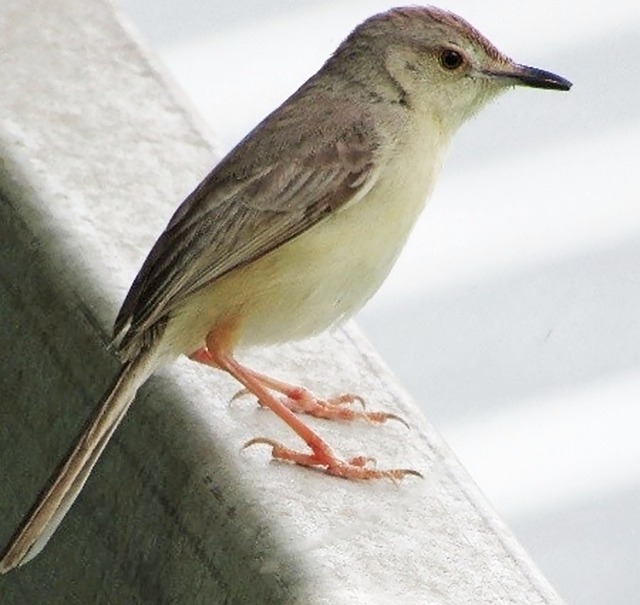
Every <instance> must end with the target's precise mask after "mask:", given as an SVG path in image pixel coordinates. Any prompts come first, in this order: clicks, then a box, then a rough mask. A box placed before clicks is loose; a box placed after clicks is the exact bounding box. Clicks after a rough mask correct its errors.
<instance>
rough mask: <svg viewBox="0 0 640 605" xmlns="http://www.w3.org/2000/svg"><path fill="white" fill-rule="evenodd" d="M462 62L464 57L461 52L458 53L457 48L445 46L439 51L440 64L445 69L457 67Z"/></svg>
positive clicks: (450, 69)
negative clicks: (452, 48)
mask: <svg viewBox="0 0 640 605" xmlns="http://www.w3.org/2000/svg"><path fill="white" fill-rule="evenodd" d="M463 63H464V57H463V56H462V53H459V52H458V51H457V50H451V49H450V48H445V49H443V50H441V51H440V65H442V67H444V68H445V69H448V70H449V71H453V70H454V69H458V67H460V66H461V65H462V64H463Z"/></svg>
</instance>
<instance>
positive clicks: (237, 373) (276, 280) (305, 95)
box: [0, 6, 572, 573]
mask: <svg viewBox="0 0 640 605" xmlns="http://www.w3.org/2000/svg"><path fill="white" fill-rule="evenodd" d="M518 85H521V86H528V87H533V88H541V89H552V90H561V91H567V90H569V89H570V88H571V86H572V84H571V83H570V82H569V81H568V80H566V79H565V78H562V77H560V76H558V75H556V74H554V73H551V72H548V71H544V70H541V69H538V68H534V67H529V66H526V65H522V64H518V63H515V62H514V61H513V60H511V59H510V58H508V57H507V56H506V55H504V54H502V53H501V52H500V51H498V50H497V49H496V47H495V46H494V45H493V44H492V43H491V42H489V40H488V39H487V38H485V37H484V36H483V35H482V34H481V33H480V32H479V31H478V30H477V29H475V28H474V27H473V26H472V25H471V24H469V23H468V22H467V21H465V20H464V19H463V18H461V17H459V16H457V15H455V14H453V13H451V12H448V11H445V10H442V9H439V8H436V7H431V6H412V7H398V8H394V9H390V10H388V11H386V12H383V13H380V14H377V15H374V16H372V17H370V18H369V19H367V20H365V21H364V22H362V23H361V24H360V25H358V26H357V27H356V28H355V29H354V30H353V31H352V33H351V34H350V35H349V36H348V37H347V38H346V39H345V40H344V41H343V42H342V43H341V44H340V45H339V47H338V48H337V50H336V51H335V52H334V53H333V54H332V55H331V56H330V57H329V59H328V60H327V61H326V62H325V63H324V65H323V66H322V67H321V68H320V70H319V71H318V72H317V73H316V74H315V75H313V76H312V77H311V78H310V79H309V80H307V81H306V82H305V83H304V84H302V86H301V87H300V88H299V89H298V90H297V91H296V92H294V93H293V94H292V96H291V97H289V98H288V99H287V100H286V101H285V102H284V103H283V104H282V105H281V106H280V107H278V108H277V109H275V110H274V111H273V112H272V113H271V114H270V115H269V116H267V117H266V118H265V119H264V120H263V121H262V122H260V123H259V124H258V125H257V126H256V127H255V128H254V129H253V130H252V131H251V132H250V133H249V134H248V135H247V136H246V137H245V138H244V139H243V140H242V141H241V142H240V143H238V145H237V146H235V147H234V148H233V149H232V150H231V151H230V152H229V153H228V155H226V156H225V157H224V158H223V159H222V160H221V161H220V162H219V163H218V164H217V165H216V166H214V167H213V169H212V170H211V172H210V173H209V174H208V175H207V176H206V177H205V178H204V180H203V181H202V182H201V183H200V184H199V185H198V186H197V187H196V188H195V189H194V190H193V192H192V193H191V194H190V195H189V196H188V197H187V198H186V199H185V200H184V201H183V203H182V204H181V205H180V206H179V207H178V208H177V210H176V211H175V214H174V215H173V217H172V218H171V219H170V221H169V223H168V225H167V227H166V228H165V230H164V231H163V232H162V234H161V235H160V236H159V238H158V240H157V241H156V243H155V245H154V246H153V247H152V249H151V251H150V253H149V255H148V256H147V258H146V260H145V261H144V263H143V265H142V268H141V269H140V271H139V273H138V274H137V277H136V278H135V280H134V281H133V284H132V285H131V288H130V290H129V292H128V294H127V296H126V298H125V300H124V302H123V304H122V307H121V309H120V312H119V313H118V316H117V318H116V320H115V326H114V342H115V343H116V344H115V347H116V349H117V351H118V354H119V356H120V359H121V361H122V367H121V370H120V372H119V374H118V376H117V377H116V379H115V382H114V384H113V387H112V388H111V390H110V391H109V392H108V394H107V395H106V397H105V398H104V400H103V401H102V402H101V403H100V404H99V405H98V407H97V408H96V412H95V414H94V416H93V418H92V420H91V421H90V423H89V425H88V427H87V428H86V430H85V431H84V432H83V433H82V434H81V435H80V437H79V439H78V441H77V443H76V445H75V447H74V448H73V449H72V451H71V453H70V454H69V456H68V458H67V459H66V460H65V461H64V463H63V464H62V466H61V467H60V469H59V470H58V472H57V475H55V476H54V477H53V478H52V481H51V482H50V484H49V486H48V487H47V489H46V490H45V491H44V492H43V493H42V494H41V495H40V497H39V498H38V500H36V503H35V505H34V507H33V508H32V510H31V511H30V512H29V513H28V515H27V516H26V518H25V521H24V523H23V524H22V525H21V527H20V528H19V529H18V530H17V531H16V533H15V534H14V536H13V538H12V540H11V541H10V543H9V545H8V546H7V548H6V549H5V552H4V554H3V557H2V559H1V560H0V572H2V573H5V572H7V571H9V570H10V569H13V568H15V567H17V566H20V565H22V564H24V563H26V562H27V561H29V560H31V559H32V558H33V557H35V556H36V555H37V554H38V553H39V552H40V551H41V550H42V548H43V547H44V545H45V544H46V543H47V541H48V540H49V538H50V537H51V535H52V534H53V533H54V531H55V529H56V528H57V527H58V525H59V523H60V522H61V521H62V519H63V517H64V516H65V514H66V513H67V511H68V510H69V509H70V507H71V505H72V504H73V502H74V501H75V499H76V497H77V496H78V494H79V493H80V491H81V489H82V487H83V486H84V483H85V482H86V480H87V478H88V477H89V474H90V472H91V470H92V469H93V467H94V465H95V464H96V462H97V460H98V459H99V457H100V455H101V453H102V452H103V450H104V448H105V447H106V445H107V443H108V441H109V439H110V438H111V436H112V435H113V433H114V431H115V430H116V428H117V426H118V424H119V423H120V422H121V420H122V419H123V417H124V416H125V414H126V412H127V410H128V409H129V407H130V405H131V403H132V401H133V400H134V397H135V394H136V392H137V390H138V388H139V387H140V386H141V385H142V384H143V383H144V382H145V381H146V380H147V378H148V377H149V376H150V375H151V374H152V373H153V372H154V370H155V369H157V368H158V367H159V366H161V365H163V364H166V363H169V362H170V361H172V360H175V359H176V358H177V357H179V356H180V355H186V356H188V357H190V358H191V359H192V360H194V361H196V362H199V363H202V364H205V365H207V366H211V367H213V368H216V369H218V370H222V371H224V372H227V373H228V374H230V375H231V376H233V377H234V378H235V379H236V380H237V381H238V382H239V383H240V384H241V385H242V387H243V389H244V390H246V391H247V392H249V393H252V394H253V395H255V396H256V397H257V399H258V401H259V403H260V404H261V405H262V406H265V407H267V408H269V409H271V410H272V411H273V412H275V414H277V416H279V417H280V418H281V419H282V420H283V421H284V422H285V423H286V424H287V425H289V426H290V427H291V429H293V431H294V432H295V433H296V434H297V435H298V436H299V437H300V438H301V439H302V440H303V441H304V442H305V444H306V446H307V449H306V450H303V451H299V450H296V449H292V448H289V447H286V446H285V445H283V444H281V443H279V442H276V441H274V440H272V439H269V438H264V437H256V438H254V439H251V440H250V441H248V442H247V444H246V445H247V446H249V445H256V444H266V445H268V446H270V447H271V456H272V457H273V458H274V459H277V460H281V461H286V462H290V463H293V464H296V465H300V466H305V467H313V468H316V469H319V470H322V471H324V472H325V473H327V474H329V475H333V476H336V477H341V478H345V479H350V480H358V481H367V480H378V479H392V480H394V481H399V480H402V479H403V478H405V477H407V476H409V475H418V476H419V475H420V473H419V472H418V471H415V470H412V469H402V468H399V469H379V468H377V467H376V466H374V465H372V464H370V458H369V456H367V455H364V454H363V455H360V456H356V457H353V458H351V459H346V460H345V459H342V458H341V457H340V456H339V455H337V454H336V453H335V452H334V450H333V449H332V448H331V447H330V446H329V444H328V443H327V442H326V441H325V440H324V439H323V438H322V437H321V436H320V435H319V434H318V433H317V432H316V431H315V430H313V429H312V428H310V427H309V426H308V425H307V424H306V423H305V422H304V421H303V420H302V419H301V418H300V415H301V414H305V413H306V414H311V415H312V416H318V417H321V418H327V419H345V420H353V419H356V418H364V419H366V420H369V421H371V422H377V423H381V422H385V421H386V420H390V419H398V417H397V416H395V415H394V414H390V413H385V412H369V411H365V410H361V409H359V408H354V406H351V405H350V404H353V403H358V402H360V401H361V399H360V397H359V396H358V395H353V394H345V395H342V396H338V397H335V398H333V399H321V398H318V397H316V396H315V395H314V394H312V393H311V392H310V391H308V390H307V389H305V388H304V387H298V386H294V385H290V384H288V383H286V382H284V381H282V380H279V379H275V378H272V377H270V376H266V375H264V374H262V373H260V372H258V371H256V370H254V369H250V368H248V367H246V366H245V365H243V364H242V363H241V362H239V361H238V360H237V353H238V352H241V351H243V350H244V349H246V348H248V347H256V346H268V345H273V344H276V343H282V342H288V341H295V340H298V339H303V338H306V337H309V336H312V335H314V334H318V333H320V332H323V331H325V330H327V329H328V328H330V327H332V326H335V325H337V324H340V323H341V322H343V321H344V320H346V319H347V318H349V317H351V316H352V315H353V314H354V313H355V312H356V311H358V310H359V309H360V308H361V307H362V306H363V305H364V304H365V302H366V301H367V300H368V299H369V298H370V297H371V296H372V295H373V294H374V293H375V291H376V290H377V289H378V288H379V286H380V285H381V284H382V282H383V281H384V279H385V278H386V276H387V274H388V273H389V271H390V270H391V268H392V266H393V264H394V262H395V260H396V259H397V257H398V255H399V253H400V251H401V249H402V248H403V246H404V244H405V242H406V240H407V238H408V236H409V234H410V232H411V229H412V227H413V225H414V224H415V222H416V220H417V219H418V217H419V215H420V214H421V212H422V210H423V208H424V206H425V203H426V200H427V199H428V198H429V196H430V193H431V191H432V189H433V186H434V183H435V181H436V178H437V175H438V172H439V170H440V167H441V165H442V162H443V159H444V156H445V154H446V151H447V149H448V147H449V144H450V142H451V139H452V137H453V135H454V134H455V132H456V131H457V130H458V128H459V127H460V126H461V125H462V124H463V123H464V122H465V121H467V120H468V119H469V118H470V117H472V116H473V115H474V114H475V113H476V112H477V111H478V110H480V109H481V108H482V107H483V106H485V105H486V104H487V103H488V102H489V101H491V100H492V99H494V98H495V97H496V96H497V95H498V94H500V93H502V92H504V91H505V90H507V89H509V88H512V87H514V86H518Z"/></svg>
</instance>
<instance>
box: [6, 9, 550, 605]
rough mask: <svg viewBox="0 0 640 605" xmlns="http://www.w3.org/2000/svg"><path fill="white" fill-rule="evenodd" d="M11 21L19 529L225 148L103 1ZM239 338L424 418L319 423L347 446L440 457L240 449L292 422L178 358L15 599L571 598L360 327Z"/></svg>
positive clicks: (9, 583)
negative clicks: (143, 286) (351, 468)
mask: <svg viewBox="0 0 640 605" xmlns="http://www.w3.org/2000/svg"><path fill="white" fill-rule="evenodd" d="M0 32H1V34H2V35H0V68H1V70H2V81H3V84H2V94H0V196H1V200H0V214H1V220H0V241H1V242H2V245H1V248H0V250H1V254H0V286H1V287H0V308H1V309H2V317H3V320H2V322H0V334H1V338H2V342H3V345H4V346H3V347H2V348H1V352H0V355H1V357H2V379H1V381H0V385H1V386H0V388H1V389H2V391H1V393H0V451H1V452H2V456H1V457H0V476H1V477H2V490H1V492H0V510H1V511H2V512H1V514H0V545H1V546H4V544H6V542H7V541H8V540H9V537H10V536H11V534H12V533H13V531H14V529H15V527H16V526H17V525H18V523H19V522H20V520H21V518H22V516H23V515H24V513H25V512H26V511H27V510H28V508H29V507H30V505H31V504H32V502H33V500H34V498H35V496H36V494H37V492H38V490H39V489H40V488H41V486H42V484H43V483H44V482H45V481H46V480H47V478H48V477H49V475H50V474H51V472H52V471H53V469H54V468H55V467H56V465H57V464H58V462H59V461H60V459H61V458H62V457H63V455H64V453H65V451H66V450H67V449H68V447H69V446H70V444H71V442H72V441H73V439H74V438H75V436H76V435H77V433H78V432H79V430H80V428H81V426H82V424H83V423H84V422H85V420H86V418H87V417H88V415H89V412H90V410H91V408H92V407H93V406H94V405H95V403H96V402H97V401H98V400H99V398H100V396H101V395H102V394H103V392H104V391H105V390H106V388H107V387H108V384H109V383H110V381H111V380H112V378H113V376H114V374H115V372H116V368H117V361H116V360H115V358H114V356H113V354H111V353H110V352H108V351H107V350H106V347H105V343H106V342H107V340H108V335H109V333H110V327H111V323H112V321H113V318H114V317H115V314H116V311H117V308H118V305H119V303H120V302H121V301H122V298H123V296H124V294H125V292H126V289H127V287H128V285H129V283H130V282H131V280H132V278H133V276H134V275H135V273H136V271H137V269H138V267H139V266H140V264H141V262H142V260H143V259H144V256H145V255H146V253H147V251H148V250H149V248H150V246H151V244H152V243H153V241H154V240H155V238H156V237H157V236H158V234H159V233H160V232H161V230H162V228H163V226H164V225H165V223H166V221H167V220H168V218H169V217H170V215H171V213H172V211H173V209H174V208H175V206H176V205H177V204H178V203H179V202H180V201H181V199H182V198H183V197H184V196H185V195H186V194H187V193H188V192H189V191H190V189H191V188H193V187H194V186H195V185H196V184H197V183H198V181H199V179H200V178H201V177H202V176H203V175H204V174H205V173H206V171H207V170H208V169H209V168H210V166H211V165H212V164H213V162H214V159H215V157H214V154H213V152H212V151H211V147H210V145H209V144H207V142H206V141H205V139H204V137H203V135H202V134H201V131H200V130H199V129H198V128H197V126H196V125H195V124H196V123H195V120H194V119H193V118H192V116H191V115H190V113H189V112H188V111H186V110H185V109H184V108H183V107H182V106H181V105H180V104H179V103H178V102H177V101H176V96H175V94H173V91H172V90H171V89H170V88H169V87H168V86H167V85H166V82H165V81H164V79H163V78H162V77H161V76H160V75H159V73H158V70H157V69H156V68H155V67H154V65H153V64H152V60H151V59H149V58H148V57H147V56H146V53H145V51H141V49H140V48H139V47H138V45H137V44H136V43H135V42H133V41H132V39H131V37H130V34H129V33H127V31H126V29H125V28H123V26H122V25H121V23H120V20H119V19H118V17H117V15H116V14H115V13H114V10H113V8H112V6H111V4H110V3H109V2H107V1H106V0H58V1H57V2H55V3H54V2H51V3H45V2H36V1H35V0H4V1H3V2H2V4H1V5H0ZM220 60H224V59H223V58H221V59H220ZM203 77H206V74H203ZM416 354H417V355H419V351H416ZM245 360H246V361H247V362H249V363H250V364H251V365H253V366H254V367H256V368H257V369H260V370H263V371H265V372H271V373H273V374H275V375H277V376H281V377H283V378H286V379H288V380H291V381H293V382H299V383H301V384H304V385H305V386H307V387H309V388H311V389H313V390H315V391H316V392H318V393H319V394H321V395H332V394H337V393H341V392H347V391H355V392H357V393H359V394H361V395H364V396H365V397H366V399H367V401H368V403H369V406H370V408H371V409H382V410H386V411H391V412H395V413H397V414H399V415H401V416H402V417H403V418H405V419H406V420H407V421H408V422H409V424H410V425H411V430H409V431H407V430H406V429H405V428H404V427H403V426H401V425H400V424H399V423H389V424H387V425H385V426H381V427H373V426H368V425H364V424H353V425H348V424H341V423H328V422H321V421H318V422H316V423H314V425H315V426H316V427H317V429H318V431H320V432H321V434H322V435H323V436H325V437H326V438H327V440H328V441H329V443H331V444H332V445H333V446H334V447H335V449H336V450H337V451H338V452H339V453H341V454H342V455H343V456H352V455H356V454H366V455H372V456H375V457H376V458H377V460H378V463H379V465H380V466H385V467H396V466H402V467H409V468H414V469H417V470H420V471H421V472H423V473H424V474H425V477H426V478H425V479H424V480H413V479H411V480H406V481H405V482H404V483H403V484H402V485H401V486H395V485H393V484H392V483H390V482H389V483H386V482H379V483H374V484H358V483H352V482H347V481H341V480H338V479H334V478H330V477H327V476H325V475H323V474H321V473H315V472H312V471H308V470H302V469H299V468H294V467H292V466H289V465H284V464H278V463H271V462H270V461H269V452H268V451H267V449H263V448H259V447H256V448H252V449H249V450H246V451H241V446H242V444H243V443H244V442H245V441H246V440H247V439H249V438H251V437H253V436H257V435H261V436H270V437H274V438H275V439H282V440H283V441H285V442H287V443H291V444H292V445H296V443H295V438H294V437H293V435H292V434H291V433H290V432H289V431H287V429H286V428H285V427H284V426H283V425H282V424H281V423H280V421H278V420H277V419H276V418H275V417H273V416H272V415H271V414H270V413H268V412H265V411H262V410H260V409H258V408H257V406H256V404H255V402H254V401H252V400H251V399H248V398H247V399H243V400H239V401H237V402H234V403H233V404H232V405H229V401H230V399H231V397H232V395H233V394H234V392H235V391H236V390H237V389H238V385H237V384H234V383H233V381H231V380H230V379H229V378H228V377H226V376H224V375H222V374H219V373H215V372H213V371H210V370H207V369H206V368H202V367H199V366H196V364H193V363H190V362H188V361H186V360H184V361H180V362H178V363H176V364H175V365H173V366H172V367H171V368H169V369H168V370H167V371H165V372H163V373H162V374H161V375H159V376H156V377H154V378H152V379H151V380H150V381H149V383H148V384H147V385H146V386H145V387H143V388H142V389H141V391H140V393H139V396H138V398H137V401H136V404H135V405H134V407H133V408H132V411H131V412H130V414H129V417H128V418H127V419H126V420H125V422H124V423H123V426H122V427H121V429H120V430H119V431H118V433H117V434H116V436H115V438H114V440H113V442H112V443H111V444H110V445H109V447H108V448H107V451H106V453H105V455H104V457H103V459H102V460H101V461H100V463H99V464H98V465H97V467H96V469H95V471H94V473H93V475H92V478H91V479H90V480H89V482H88V483H87V485H86V487H85V490H84V492H83V494H82V495H81V496H80V498H79V499H78V502H77V503H76V505H75V506H74V507H73V509H72V510H71V512H70V513H69V515H68V516H67V518H66V519H65V521H64V522H63V524H62V526H61V527H60V529H59V530H58V532H57V533H56V534H55V535H54V537H53V538H52V540H51V541H50V543H49V545H48V546H47V547H46V548H45V550H44V551H43V553H42V554H41V555H40V556H39V557H38V558H36V559H35V560H34V561H33V562H32V563H30V564H29V565H27V566H25V567H24V568H21V569H19V570H17V571H14V572H11V573H9V574H7V575H6V576H4V577H1V578H0V602H2V603H3V605H10V604H17V603H21V604H22V603H94V602H105V603H106V602H108V603H185V604H186V603H189V604H191V603H212V602H225V603H278V604H281V603H300V604H305V605H319V604H329V603H331V604H337V603H340V604H369V605H371V604H374V605H375V604H377V603H380V604H383V603H384V604H387V603H402V604H408V603H438V604H444V603H455V604H460V603H473V604H474V605H476V604H481V603H518V604H519V605H523V604H538V603H560V602H561V601H560V599H559V598H558V596H557V595H556V593H555V592H554V591H553V589H552V588H551V587H550V586H549V585H548V583H547V582H546V580H545V579H544V578H543V577H542V576H541V574H540V573H539V572H538V570H537V569H536V568H535V566H534V565H533V564H532V563H531V561H530V560H529V559H528V557H527V556H526V554H525V553H524V552H523V551H522V549H521V548H520V546H519V545H518V544H517V542H516V541H515V539H514V538H513V536H512V535H511V534H510V532H509V530H508V529H507V528H506V527H505V526H504V525H503V523H502V522H501V521H500V520H499V519H498V518H497V517H496V515H495V513H494V512H493V511H492V509H491V508H490V507H489V506H488V505H487V504H486V502H485V501H484V499H483V498H482V496H481V495H480V494H479V492H478V490H477V489H476V487H475V486H474V485H473V483H472V481H471V480H470V479H469V477H468V476H467V474H466V472H465V471H464V469H462V467H461V466H460V464H459V463H458V461H457V460H456V459H455V457H454V456H453V455H452V453H451V452H450V451H449V449H448V448H447V447H446V445H444V443H443V442H442V441H441V439H440V438H439V437H438V435H437V434H436V433H435V432H434V430H433V429H432V427H431V426H430V425H429V424H428V422H427V421H426V420H425V418H424V417H423V416H422V415H421V413H420V412H419V411H418V409H417V408H416V406H415V405H414V404H413V402H411V400H410V399H409V398H408V397H407V396H406V394H405V393H404V392H403V391H402V390H401V389H400V388H399V387H398V386H397V385H396V384H395V382H394V380H393V378H392V377H391V376H390V374H389V373H388V371H387V370H386V369H385V368H384V366H383V364H382V363H381V362H380V360H379V359H378V358H377V356H376V354H375V353H374V352H373V351H372V350H371V348H370V347H369V346H368V344H367V343H366V341H365V340H364V339H363V337H362V336H361V335H360V334H359V332H358V331H357V329H356V328H355V327H354V326H348V327H347V329H345V330H341V331H338V332H336V333H335V334H332V335H324V336H322V337H320V338H317V339H314V340H311V341H307V342H304V343H301V344H298V345H290V346H284V347H279V348H271V349H267V350H260V351H255V352H254V353H253V354H251V355H250V356H249V357H247V358H245Z"/></svg>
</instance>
